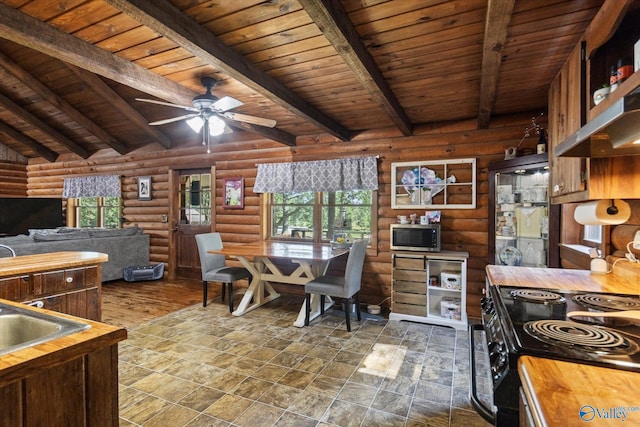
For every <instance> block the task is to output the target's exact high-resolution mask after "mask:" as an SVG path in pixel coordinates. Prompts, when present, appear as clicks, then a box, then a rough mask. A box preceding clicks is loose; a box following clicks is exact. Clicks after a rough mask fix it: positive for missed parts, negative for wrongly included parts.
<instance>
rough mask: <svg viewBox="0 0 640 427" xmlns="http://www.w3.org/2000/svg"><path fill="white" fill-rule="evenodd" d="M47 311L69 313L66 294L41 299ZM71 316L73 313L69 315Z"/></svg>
mask: <svg viewBox="0 0 640 427" xmlns="http://www.w3.org/2000/svg"><path fill="white" fill-rule="evenodd" d="M40 301H42V302H43V303H44V307H43V308H46V309H47V310H53V311H57V312H58V313H67V298H66V295H65V294H58V295H51V296H48V297H44V298H41V299H40ZM67 314H71V313H67Z"/></svg>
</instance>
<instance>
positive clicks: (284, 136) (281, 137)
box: [223, 118, 296, 147]
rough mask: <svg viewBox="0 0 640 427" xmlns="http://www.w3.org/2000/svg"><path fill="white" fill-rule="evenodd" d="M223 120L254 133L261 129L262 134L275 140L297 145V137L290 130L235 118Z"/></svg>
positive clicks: (293, 145) (292, 145)
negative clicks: (267, 126) (285, 130)
mask: <svg viewBox="0 0 640 427" xmlns="http://www.w3.org/2000/svg"><path fill="white" fill-rule="evenodd" d="M223 120H224V121H225V122H227V124H229V125H231V126H232V127H234V128H238V129H243V130H246V131H249V132H254V133H256V132H258V131H260V134H262V135H263V136H266V137H267V138H269V139H272V140H274V141H278V142H280V143H282V144H284V145H288V146H290V147H295V145H296V137H295V136H294V135H291V134H290V133H288V132H284V131H282V130H280V129H278V128H265V127H262V126H257V125H254V124H251V123H244V122H237V121H235V120H231V119H227V118H224V119H223ZM268 134H272V136H268Z"/></svg>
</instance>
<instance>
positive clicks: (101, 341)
mask: <svg viewBox="0 0 640 427" xmlns="http://www.w3.org/2000/svg"><path fill="white" fill-rule="evenodd" d="M107 260H108V256H107V255H106V254H103V253H99V252H55V253H49V254H39V255H23V256H18V257H15V258H0V277H9V276H15V275H20V274H28V273H35V272H41V271H51V270H57V269H64V268H74V267H84V266H91V265H96V264H99V263H103V262H106V261H107ZM0 302H2V303H3V304H6V305H13V306H16V307H20V308H21V309H27V310H33V311H39V312H45V313H47V314H50V315H52V316H57V317H63V318H67V319H72V320H75V321H79V322H83V323H86V324H89V325H90V327H89V328H88V329H85V330H83V331H80V332H77V333H73V334H71V335H67V336H63V337H61V338H57V339H54V340H51V341H48V342H45V343H42V344H39V345H35V346H33V347H28V348H25V349H22V350H18V351H15V352H12V353H7V354H3V355H0V387H3V386H5V385H7V384H10V383H11V382H13V381H15V380H17V379H20V378H24V377H27V376H29V375H30V374H33V373H34V372H36V371H37V370H38V369H46V368H49V367H52V366H55V365H58V364H61V363H64V362H66V361H68V360H71V359H74V358H77V357H81V356H83V355H85V354H88V353H91V352H93V351H96V350H98V349H101V348H104V347H108V346H111V345H113V344H116V343H118V342H120V341H122V340H124V339H126V338H127V331H126V329H123V328H121V327H117V326H111V325H107V324H104V323H100V322H95V321H91V320H87V319H83V318H78V317H74V316H69V315H67V314H62V313H58V312H56V311H51V310H45V309H40V308H34V307H30V306H27V305H25V304H20V303H17V302H12V301H8V300H3V299H0Z"/></svg>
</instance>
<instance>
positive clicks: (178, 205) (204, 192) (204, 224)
mask: <svg viewBox="0 0 640 427" xmlns="http://www.w3.org/2000/svg"><path fill="white" fill-rule="evenodd" d="M170 177H171V178H170V182H169V185H170V190H171V194H172V195H171V197H170V198H169V200H170V203H171V205H170V206H169V212H170V220H169V221H170V224H171V234H170V236H169V260H170V261H169V277H170V278H190V279H197V278H200V275H201V272H200V260H199V256H198V247H197V245H196V240H195V237H194V236H195V235H196V234H200V233H208V232H210V231H211V230H212V229H213V228H212V223H213V213H214V209H213V204H214V201H215V173H214V168H199V169H175V170H173V171H170Z"/></svg>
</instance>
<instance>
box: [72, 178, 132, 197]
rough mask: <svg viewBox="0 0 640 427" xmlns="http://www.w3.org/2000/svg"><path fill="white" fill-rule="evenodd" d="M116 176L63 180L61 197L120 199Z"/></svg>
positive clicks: (118, 181) (118, 183) (118, 182)
mask: <svg viewBox="0 0 640 427" xmlns="http://www.w3.org/2000/svg"><path fill="white" fill-rule="evenodd" d="M120 194H121V193H120V177H119V176H118V175H99V176H81V177H76V178H65V179H64V187H63V189H62V197H65V198H78V197H120Z"/></svg>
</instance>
